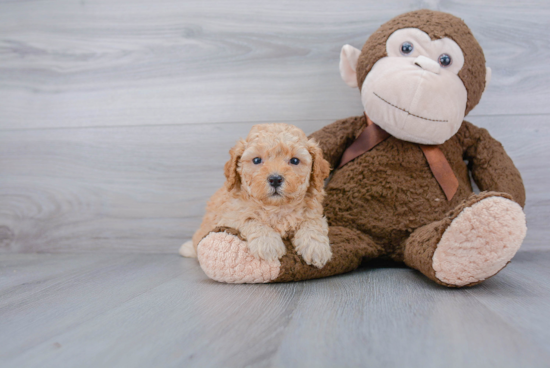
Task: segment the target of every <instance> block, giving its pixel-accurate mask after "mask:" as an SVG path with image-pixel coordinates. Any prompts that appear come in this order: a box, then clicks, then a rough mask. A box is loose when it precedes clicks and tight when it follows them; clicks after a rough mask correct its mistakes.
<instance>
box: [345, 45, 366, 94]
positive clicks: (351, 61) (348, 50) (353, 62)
mask: <svg viewBox="0 0 550 368" xmlns="http://www.w3.org/2000/svg"><path fill="white" fill-rule="evenodd" d="M359 55H361V50H359V49H356V48H355V47H353V46H351V45H344V46H343V47H342V52H340V75H341V76H342V79H343V80H344V82H346V84H347V85H348V86H350V87H352V88H355V87H357V71H356V67H357V60H359Z"/></svg>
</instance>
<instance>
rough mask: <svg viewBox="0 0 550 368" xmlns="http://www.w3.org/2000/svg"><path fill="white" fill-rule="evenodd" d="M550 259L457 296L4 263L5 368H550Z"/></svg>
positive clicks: (26, 257)
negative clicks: (223, 281)
mask: <svg viewBox="0 0 550 368" xmlns="http://www.w3.org/2000/svg"><path fill="white" fill-rule="evenodd" d="M549 262H550V251H529V252H526V251H524V252H521V253H519V254H518V256H517V257H516V258H515V260H514V261H513V262H512V263H511V264H510V265H509V266H508V267H507V268H506V269H505V270H503V271H502V272H501V273H500V274H498V275H497V276H496V277H494V278H492V279H490V280H488V281H486V282H485V283H483V284H481V285H479V286H477V287H473V288H469V289H447V288H444V287H441V286H438V285H436V284H434V283H432V282H430V281H428V280H426V279H425V278H424V276H422V275H421V274H419V273H417V272H415V271H412V270H410V269H407V268H375V269H371V268H363V269H360V270H358V271H356V272H353V273H350V274H346V275H341V276H338V277H332V278H327V279H321V280H312V281H307V282H298V283H290V284H273V285H226V284H219V283H216V282H214V281H212V280H209V279H208V278H207V277H206V276H205V275H204V273H203V272H202V271H201V270H200V268H199V267H198V265H197V263H196V261H195V260H192V259H183V258H181V257H178V256H177V255H167V254H94V255H87V256H86V257H83V256H82V255H79V254H70V255H67V254H40V255H36V254H11V255H6V254H5V255H0V270H1V271H0V272H1V274H0V275H1V276H0V294H1V295H2V298H1V299H0V366H2V367H29V368H30V367H41V368H44V367H58V368H59V367H244V366H251V367H268V366H269V367H423V368H428V367H548V366H550V312H549V311H550V268H549V267H548V264H549Z"/></svg>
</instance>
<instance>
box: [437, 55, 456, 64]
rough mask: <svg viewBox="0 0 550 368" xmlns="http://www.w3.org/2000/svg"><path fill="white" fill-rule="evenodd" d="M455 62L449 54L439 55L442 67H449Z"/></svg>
mask: <svg viewBox="0 0 550 368" xmlns="http://www.w3.org/2000/svg"><path fill="white" fill-rule="evenodd" d="M452 62H453V59H451V56H450V55H447V54H441V55H439V64H441V66H449V65H451V63H452Z"/></svg>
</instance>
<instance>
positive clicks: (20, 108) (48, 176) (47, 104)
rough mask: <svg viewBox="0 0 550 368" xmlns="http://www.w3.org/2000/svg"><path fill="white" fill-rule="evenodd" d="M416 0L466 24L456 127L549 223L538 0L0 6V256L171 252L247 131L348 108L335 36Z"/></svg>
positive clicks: (549, 117)
mask: <svg viewBox="0 0 550 368" xmlns="http://www.w3.org/2000/svg"><path fill="white" fill-rule="evenodd" d="M420 8H431V9H437V10H442V11H447V12H451V13H453V14H455V15H457V16H459V17H461V18H462V19H464V20H465V21H466V23H467V24H468V25H469V26H470V28H471V29H472V30H473V32H474V34H475V35H476V37H477V39H478V40H479V42H480V43H481V45H482V47H483V48H484V50H485V55H486V58H487V61H488V65H489V66H491V67H492V69H493V79H492V82H491V85H490V86H489V88H488V90H487V91H486V93H485V95H484V97H483V99H482V101H481V103H480V105H479V106H478V107H476V108H475V110H473V111H472V112H471V113H470V115H469V117H468V120H470V121H471V122H473V123H474V124H477V125H479V126H483V127H487V128H488V129H489V130H490V132H491V133H492V134H493V136H494V137H496V138H497V139H499V140H501V141H502V142H503V144H504V146H505V147H506V149H507V150H508V152H509V154H510V156H511V157H512V158H513V159H514V161H515V162H516V164H517V166H518V167H519V169H520V171H521V173H522V175H523V178H524V180H525V184H526V187H527V196H528V197H527V198H528V199H527V206H526V213H527V218H528V227H529V231H528V235H527V239H526V241H525V244H524V249H535V248H548V247H549V246H550V245H549V244H548V240H547V239H548V238H549V237H550V229H549V226H548V222H549V217H550V190H549V179H550V175H549V169H548V164H549V162H550V143H549V141H550V124H549V122H550V63H549V61H550V36H549V32H550V2H548V1H508V0H506V1H494V2H491V1H487V0H483V1H479V0H471V1H437V0H431V1H424V2H423V1H407V0H396V1H376V0H340V1H327V0H321V1H303V2H297V1H266V0H246V1H221V0H216V1H204V0H202V1H198V0H195V1H179V0H177V1H165V0H156V1H152V0H97V1H88V0H80V1H68V0H67V1H61V0H51V1H40V0H28V1H0V252H65V251H70V252H91V251H98V250H101V251H112V252H130V251H132V252H136V251H137V252H175V251H176V250H177V248H178V246H179V245H180V244H181V243H182V242H183V241H184V240H186V239H187V238H189V237H190V236H191V235H192V233H193V231H194V229H195V228H196V227H197V226H198V225H199V223H200V219H201V216H202V214H203V211H204V206H205V203H206V200H207V199H208V197H209V196H210V195H211V194H212V193H213V192H214V191H215V190H216V189H217V188H218V187H219V186H220V185H221V184H222V183H223V181H224V177H223V171H222V167H223V164H224V162H225V161H226V160H227V158H228V154H227V151H228V150H229V148H230V147H231V146H232V145H233V143H234V142H235V141H236V140H237V138H239V137H242V136H245V135H246V134H247V132H248V130H249V129H250V127H251V126H252V125H254V124H256V123H267V122H287V123H292V124H295V125H297V126H299V127H301V128H303V129H304V130H305V131H306V132H307V133H310V132H312V131H315V130H317V129H319V128H321V127H322V126H324V125H326V124H328V123H330V122H332V121H334V120H336V119H340V118H344V117H348V116H351V115H358V114H361V104H360V101H359V96H358V92H357V90H353V89H350V88H349V87H347V86H346V85H345V84H344V83H343V82H342V81H341V80H340V76H339V72H338V58H339V51H340V48H341V46H342V45H343V44H345V43H349V44H352V45H353V46H355V47H361V45H362V44H363V43H364V41H365V40H366V39H367V37H368V35H369V34H370V33H371V32H373V31H374V30H375V29H376V28H377V27H378V26H379V25H380V24H382V23H384V22H385V21H386V20H388V19H390V18H391V17H393V16H395V15H398V14H400V13H403V12H406V11H409V10H414V9H420Z"/></svg>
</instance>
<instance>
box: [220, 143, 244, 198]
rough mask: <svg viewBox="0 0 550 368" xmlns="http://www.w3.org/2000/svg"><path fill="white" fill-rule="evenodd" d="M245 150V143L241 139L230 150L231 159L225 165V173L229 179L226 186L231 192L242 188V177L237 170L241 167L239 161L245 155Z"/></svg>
mask: <svg viewBox="0 0 550 368" xmlns="http://www.w3.org/2000/svg"><path fill="white" fill-rule="evenodd" d="M244 148H245V141H244V140H243V139H240V140H239V141H238V142H237V144H236V145H235V146H234V147H233V148H231V149H230V150H229V155H230V156H231V158H230V159H229V161H227V162H226V163H225V166H224V173H225V177H226V178H227V180H226V182H225V185H226V186H227V190H229V191H231V190H233V189H237V190H238V189H240V188H241V176H240V175H239V172H238V171H237V169H238V167H239V161H240V160H241V156H242V155H243V152H244Z"/></svg>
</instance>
